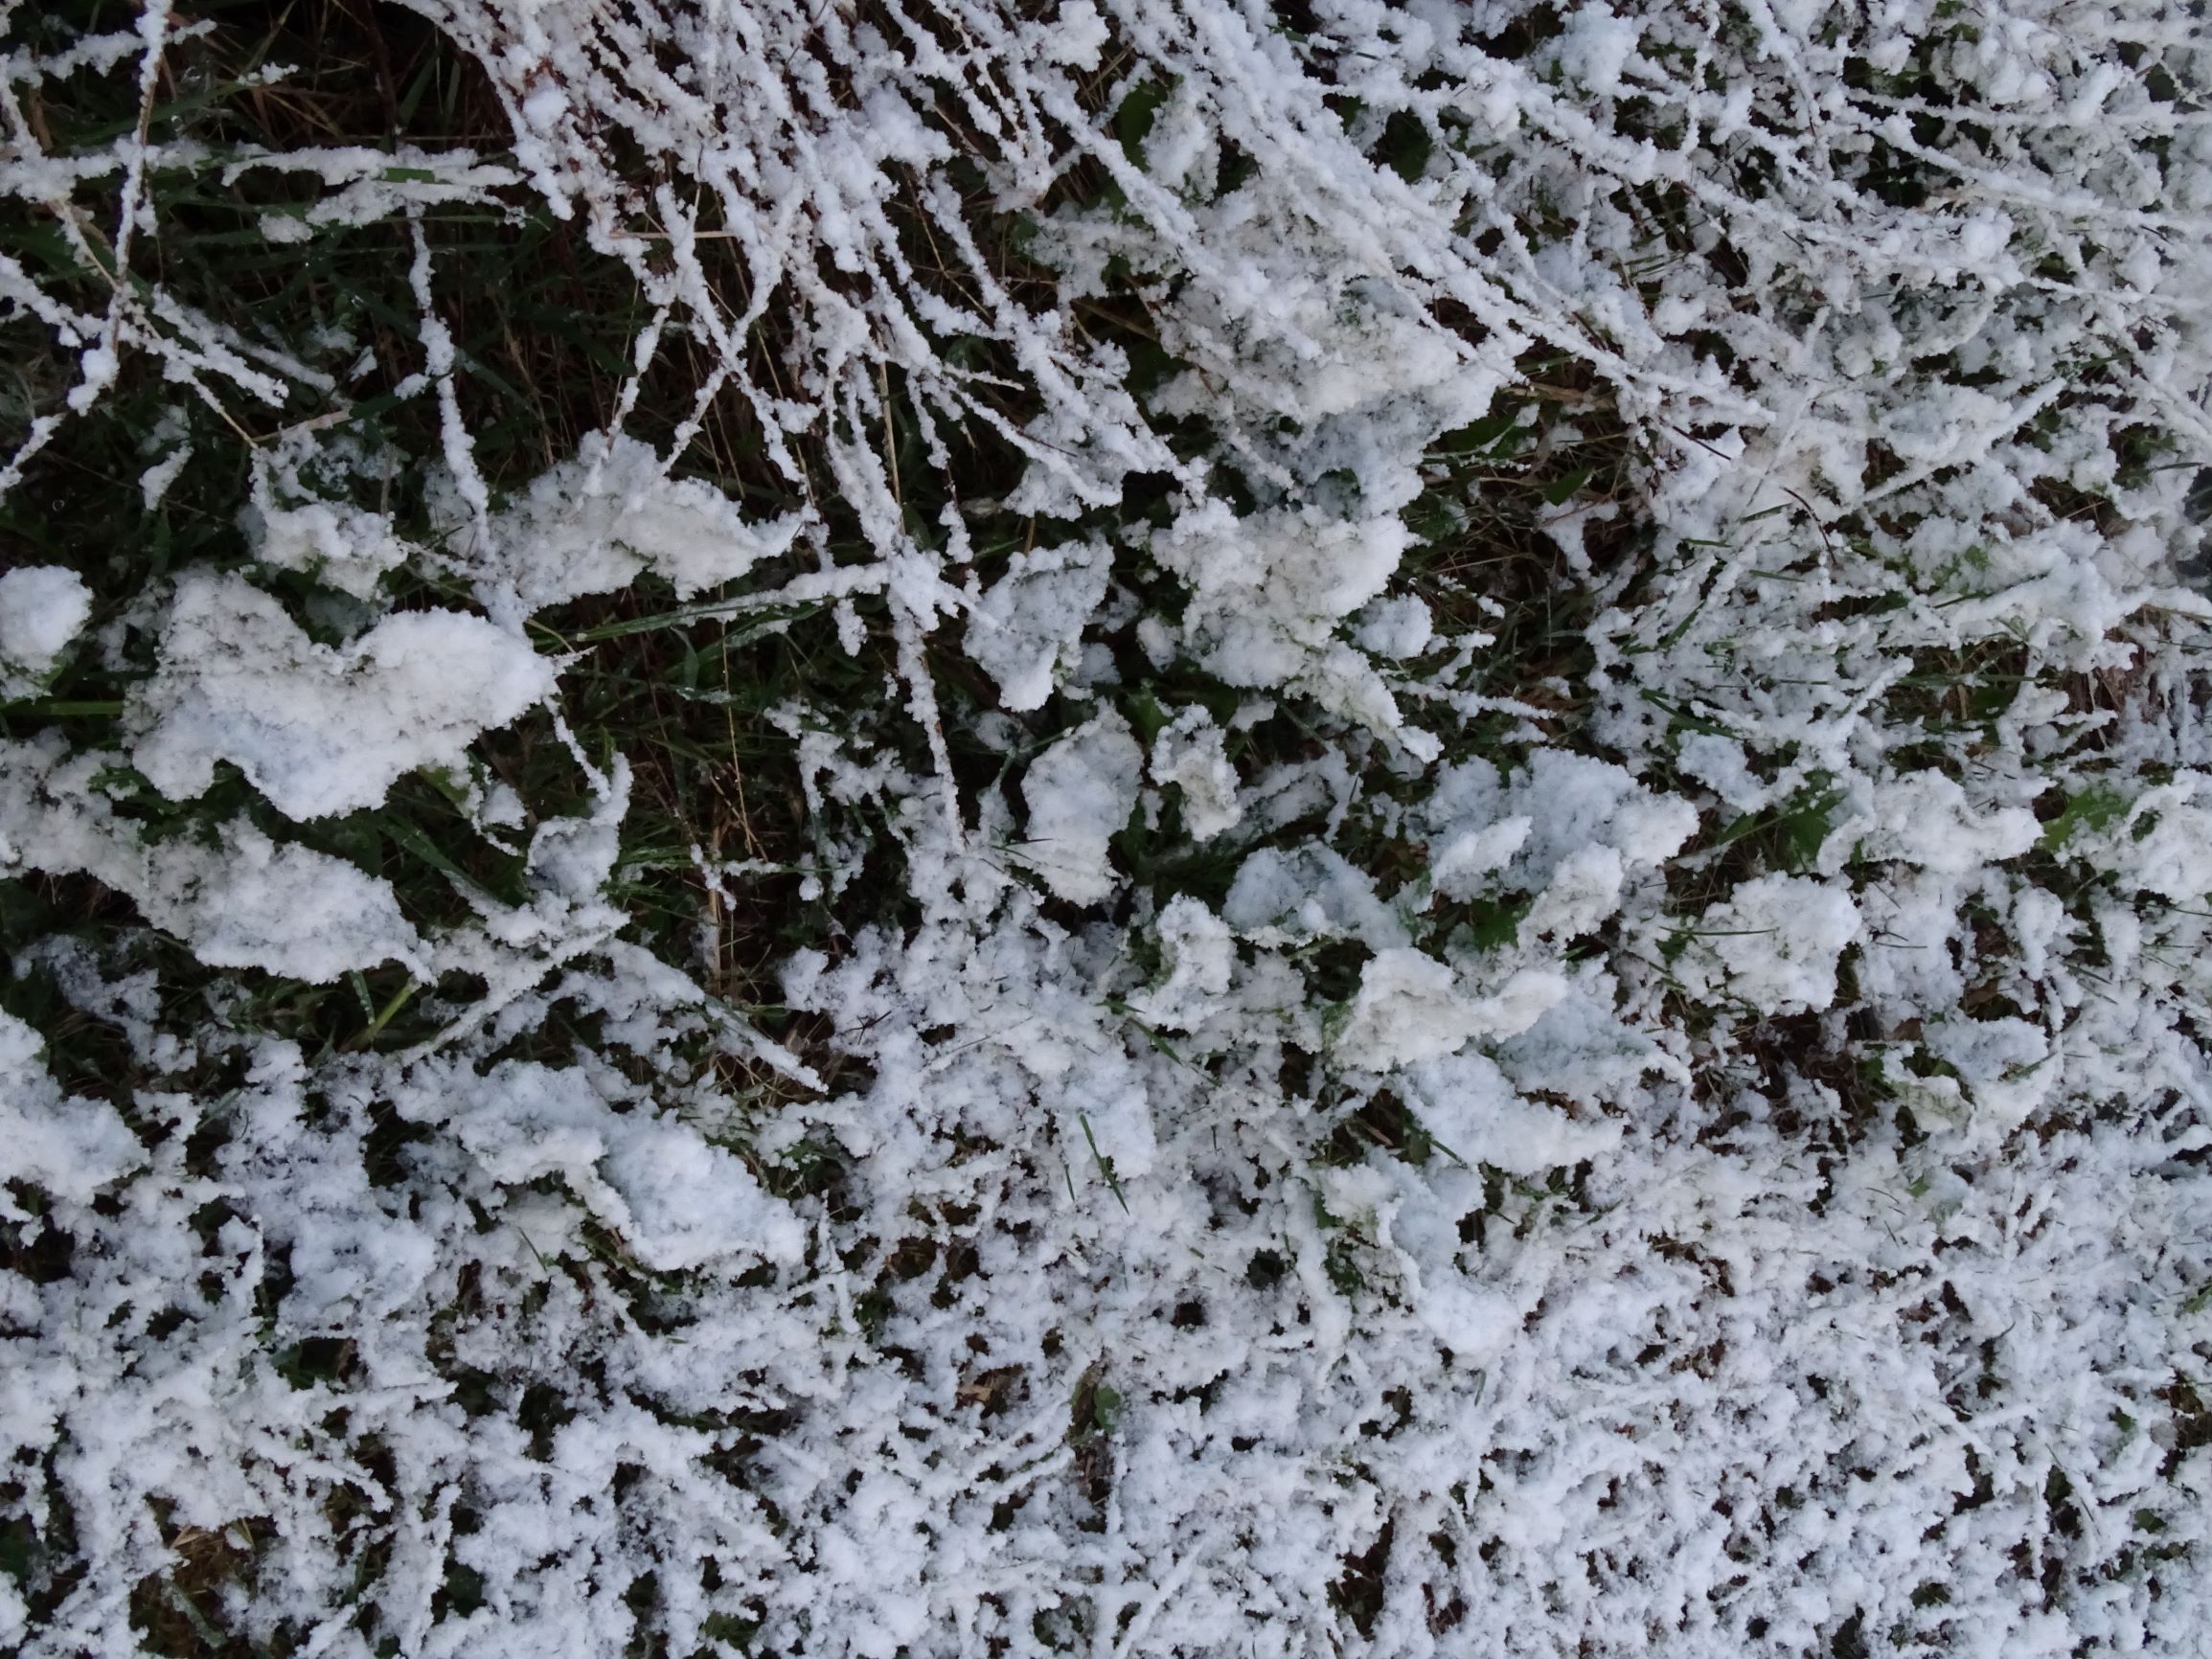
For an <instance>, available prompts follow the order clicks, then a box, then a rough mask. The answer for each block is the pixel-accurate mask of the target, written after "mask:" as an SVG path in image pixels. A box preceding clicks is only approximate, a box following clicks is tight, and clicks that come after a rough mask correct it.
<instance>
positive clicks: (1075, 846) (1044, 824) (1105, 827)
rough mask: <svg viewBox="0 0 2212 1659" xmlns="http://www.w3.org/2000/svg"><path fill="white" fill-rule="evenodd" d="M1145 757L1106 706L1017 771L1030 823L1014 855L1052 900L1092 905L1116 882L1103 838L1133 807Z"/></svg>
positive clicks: (1122, 721)
mask: <svg viewBox="0 0 2212 1659" xmlns="http://www.w3.org/2000/svg"><path fill="white" fill-rule="evenodd" d="M1144 763H1145V758H1144V751H1143V750H1142V749H1140V748H1139V747H1138V746H1137V740H1136V739H1135V738H1134V737H1133V736H1132V735H1131V734H1130V732H1129V722H1128V721H1127V720H1125V719H1123V718H1122V717H1121V716H1119V715H1118V714H1115V713H1113V712H1112V711H1111V710H1108V711H1106V713H1104V714H1101V715H1098V716H1095V717H1093V718H1092V719H1090V720H1088V721H1086V722H1085V723H1084V724H1083V725H1081V726H1079V727H1077V728H1076V729H1075V730H1074V731H1073V732H1070V733H1069V734H1068V735H1067V736H1066V737H1064V738H1062V739H1060V740H1059V741H1058V742H1056V743H1054V744H1053V745H1052V747H1051V748H1049V749H1047V750H1045V752H1044V753H1043V754H1041V755H1039V756H1038V758H1037V759H1036V760H1035V761H1031V762H1030V766H1029V770H1028V771H1027V772H1025V773H1023V774H1022V780H1021V798H1022V800H1023V802H1024V803H1025V804H1026V805H1027V806H1028V807H1029V825H1028V829H1027V830H1026V832H1025V833H1024V835H1023V837H1022V841H1021V845H1020V847H1019V849H1018V850H1017V853H1016V855H1017V856H1018V857H1019V859H1020V861H1021V862H1022V863H1023V864H1024V865H1026V866H1027V867H1028V868H1030V869H1031V870H1034V871H1036V872H1037V874H1038V875H1040V876H1041V877H1043V879H1044V884H1045V886H1046V888H1047V889H1049V890H1050V891H1051V893H1052V894H1053V895H1054V896H1055V897H1056V898H1064V899H1066V900H1067V901H1068V902H1069V903H1071V904H1096V903H1098V902H1099V901H1100V900H1101V899H1103V898H1106V895H1108V894H1109V893H1111V892H1112V891H1113V890H1114V888H1115V886H1116V885H1117V884H1118V881H1119V877H1118V876H1117V875H1115V873H1114V869H1113V865H1112V863H1111V861H1110V859H1109V858H1108V856H1107V845H1106V844H1107V842H1108V840H1109V839H1110V838H1111V837H1112V836H1114V835H1116V834H1118V833H1119V832H1120V831H1121V830H1122V829H1123V828H1124V826H1126V825H1127V824H1128V823H1129V814H1130V813H1131V812H1132V811H1134V810H1135V808H1136V804H1137V785H1138V784H1139V782H1140V781H1141V780H1142V778H1143V776H1144Z"/></svg>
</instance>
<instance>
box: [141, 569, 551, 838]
mask: <svg viewBox="0 0 2212 1659" xmlns="http://www.w3.org/2000/svg"><path fill="white" fill-rule="evenodd" d="M557 672H558V665H556V664H555V663H553V662H551V661H549V660H548V659H546V658H543V657H540V656H539V655H538V654H537V653H536V651H535V650H534V649H532V648H531V647H530V645H529V643H528V642H527V641H525V640H521V639H517V638H516V637H514V636H513V635H512V634H509V633H507V632H505V631H504V630H503V629H501V628H499V627H497V626H495V625H492V624H490V623H489V622H486V621H485V620H484V619H483V618H481V617H477V616H472V615H470V614H468V613H467V612H462V611H437V610H433V611H401V612H399V613H397V614H395V615H392V616H388V617H386V618H385V619H384V620H383V621H382V622H379V623H378V624H376V626H375V627H373V628H371V629H369V630H368V631H367V632H366V633H364V634H362V635H361V637H360V638H358V639H356V640H354V641H353V643H351V644H350V645H347V646H344V647H336V648H333V647H331V646H325V645H320V644H317V643H316V642H315V641H313V640H311V639H310V638H308V635H307V634H306V633H305V632H304V631H302V629H301V628H300V627H299V625H297V624H296V623H294V622H293V621H292V620H291V619H290V617H288V616H287V615H285V611H284V608H283V607H282V606H281V605H279V604H278V603H277V602H276V601H275V600H274V599H272V598H270V597H269V596H268V595H267V594H265V593H263V592H262V591H261V590H260V589H258V588H256V587H254V586H253V585H252V584H251V583H250V582H247V581H245V580H242V579H240V578H238V577H215V576H200V575H196V574H195V575H193V576H190V577H188V578H186V579H185V580H183V581H181V582H179V583H178V585H177V591H176V595H175V598H174V599H173V601H172V602H171V606H170V611H169V617H168V621H167V625H166V626H165V628H164V630H163V634H162V655H161V670H160V672H159V673H157V674H156V675H155V676H154V678H153V679H152V680H151V681H150V682H149V683H148V686H147V687H146V689H145V691H144V693H142V694H141V695H140V696H139V697H138V698H137V700H136V704H135V710H134V718H135V721H136V723H137V724H138V726H139V729H140V732H141V736H140V737H139V739H138V740H137V742H136V743H135V744H134V745H133V748H132V751H131V759H132V762H133V763H134V764H135V765H136V766H137V767H138V769H139V771H140V772H142V773H144V774H145V776H146V778H147V780H148V782H149V783H151V784H153V786H154V787H155V788H157V789H159V790H161V791H162V793H164V794H165V795H168V796H169V797H170V798H171V799H172V800H183V799H187V798H190V797H192V796H194V795H198V794H202V793H204V792H205V791H206V790H207V789H208V788H209V787H211V786H212V785H213V784H214V782H215V768H216V764H217V761H228V762H230V763H231V764H232V765H235V766H237V767H238V768H239V771H241V772H242V773H244V774H245V776H246V779H247V781H248V782H250V783H252V784H254V785H255V786H256V787H257V788H258V789H260V790H261V791H262V794H264V795H266V796H267V797H268V799H269V801H270V803H271V804H272V805H273V806H275V807H276V808H277V809H278V810H279V811H281V812H283V813H284V814H285V816H286V817H288V818H293V819H308V818H322V817H328V816H330V815H331V814H333V813H339V812H351V811H353V810H355V809H357V808H359V807H374V806H376V804H377V803H379V802H381V801H382V800H383V799H384V796H385V794H386V793H387V792H388V791H389V790H390V788H391V786H392V784H393V783H394V782H395V781H396V780H398V779H399V777H400V776H401V775H402V774H404V773H407V772H411V771H415V770H417V769H418V768H422V767H426V766H446V767H452V768H456V769H459V768H460V767H461V765H462V761H463V758H464V755H465V754H466V751H467V744H468V741H469V739H472V738H474V737H475V736H476V735H477V733H479V732H481V731H484V730H486V729H488V728H490V727H493V726H502V725H505V724H506V723H507V722H508V721H510V720H512V719H513V718H514V717H515V716H518V715H520V714H521V713H522V712H523V711H524V710H526V709H528V708H530V707H532V706H533V705H535V704H536V703H538V702H540V701H542V700H543V699H544V698H545V696H546V695H547V694H548V693H550V692H551V691H552V690H553V686H554V680H555V676H556V674H557Z"/></svg>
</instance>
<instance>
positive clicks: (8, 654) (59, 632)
mask: <svg viewBox="0 0 2212 1659" xmlns="http://www.w3.org/2000/svg"><path fill="white" fill-rule="evenodd" d="M91 614H92V591H91V589H89V588H87V587H86V586H85V585H84V580H83V579H82V578H81V577H80V576H79V575H78V574H77V573H76V572H75V571H72V570H64V569H62V568H61V567H60V566H58V565H51V564H32V565H23V566H20V567H19V568H17V569H14V570H11V571H9V572H8V573H7V574H6V575H4V576H0V696H10V697H20V696H28V695H30V694H31V693H34V691H36V690H37V688H38V685H39V683H40V681H42V680H43V679H44V677H45V676H46V674H47V672H48V671H49V670H51V669H52V668H53V667H54V665H55V664H56V663H57V662H59V661H60V660H61V653H62V652H63V651H65V650H67V649H68V648H69V642H70V641H72V640H74V639H75V638H76V637H77V636H78V634H79V633H80V631H82V629H83V627H84V624H85V619H86V618H88V617H89V616H91Z"/></svg>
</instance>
